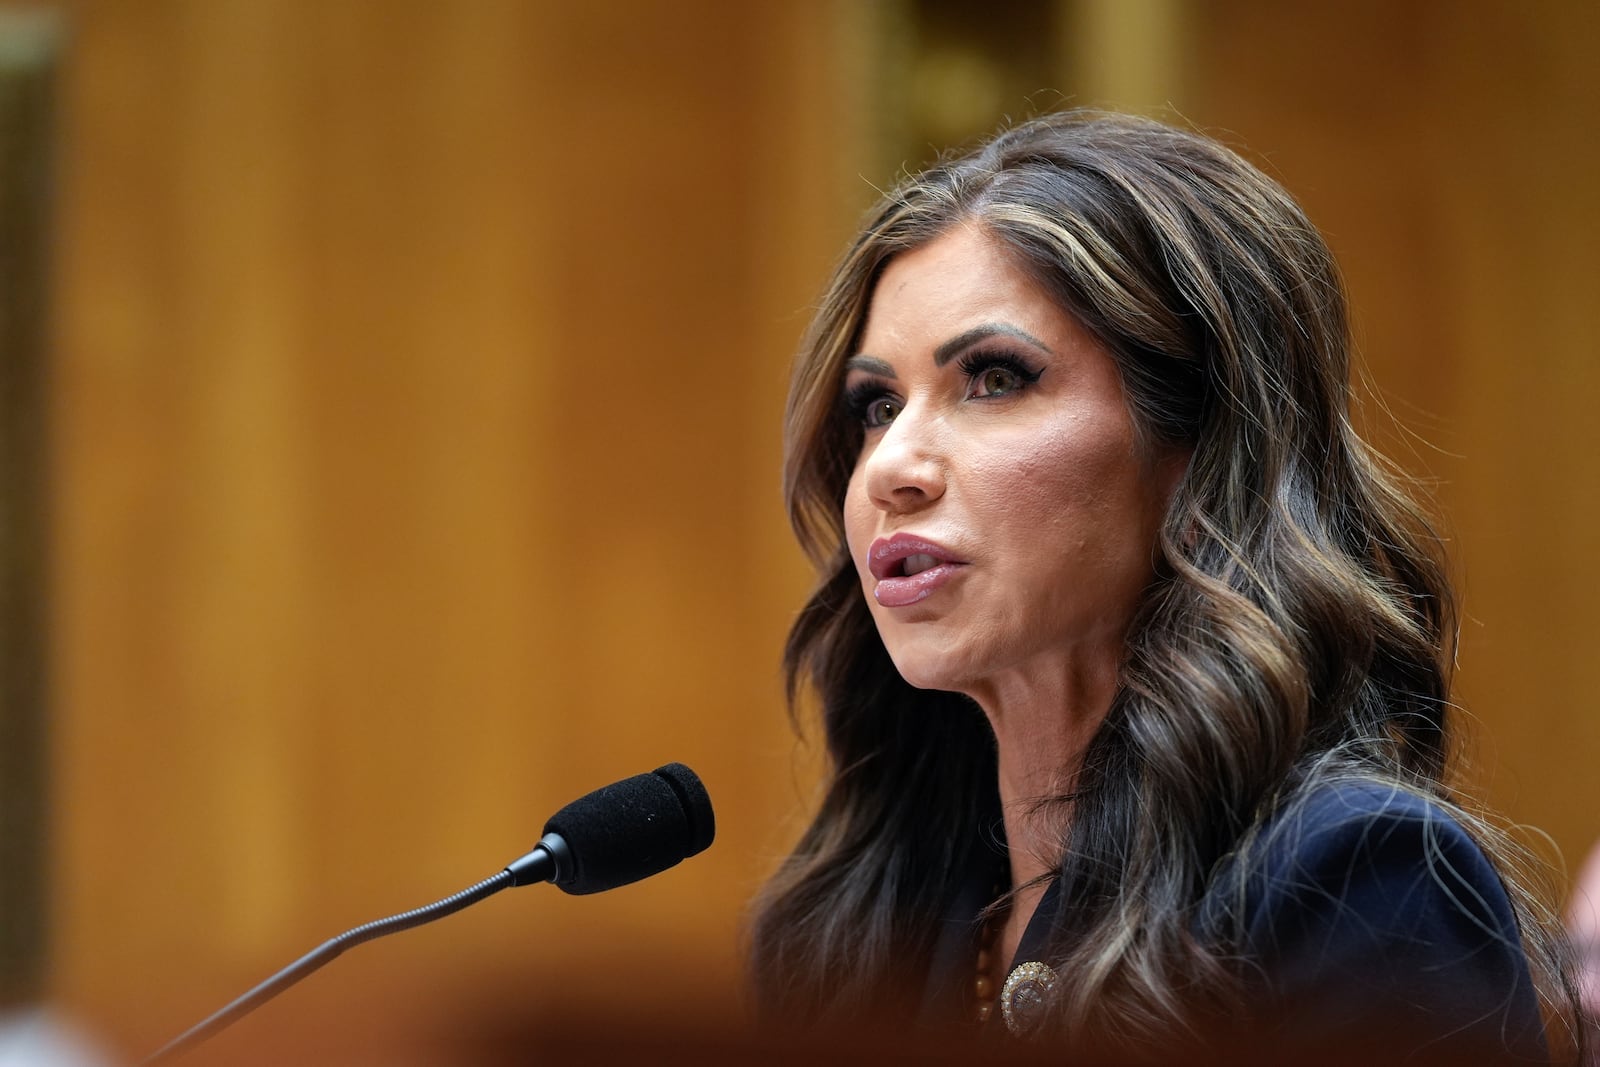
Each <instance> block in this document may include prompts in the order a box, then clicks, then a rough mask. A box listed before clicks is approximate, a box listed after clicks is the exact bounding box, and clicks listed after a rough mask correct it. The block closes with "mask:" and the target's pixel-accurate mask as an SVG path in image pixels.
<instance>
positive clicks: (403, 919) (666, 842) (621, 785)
mask: <svg viewBox="0 0 1600 1067" xmlns="http://www.w3.org/2000/svg"><path fill="white" fill-rule="evenodd" d="M715 835H716V818H715V817H714V816H713V814H712V812H711V797H710V796H709V795H707V793H706V787H705V786H704V785H702V784H701V782H700V778H699V776H698V775H696V774H695V773H694V772H693V771H691V770H690V769H689V768H687V767H685V766H684V765H683V764H681V763H669V764H667V765H666V766H665V767H657V768H656V769H655V770H653V771H651V772H650V773H649V774H636V775H634V776H633V777H632V778H624V779H623V780H622V781H620V782H613V783H611V784H610V785H608V786H602V787H601V788H599V789H596V790H595V791H594V792H592V793H589V794H587V795H586V796H582V797H579V798H578V799H577V800H574V801H573V802H572V803H570V804H568V805H567V806H566V807H564V808H562V809H561V810H560V811H558V812H556V813H555V814H554V815H552V816H551V817H550V820H549V821H548V822H546V823H545V824H544V836H543V837H542V838H540V840H539V844H538V845H536V846H535V847H534V849H533V851H531V852H529V853H528V854H527V855H525V856H522V857H521V858H519V859H516V860H513V861H512V862H511V863H509V864H507V865H506V867H505V869H504V870H502V871H501V872H500V873H499V874H497V875H495V876H494V877H492V878H486V879H484V880H483V881H481V882H479V883H478V884H477V885H474V886H469V887H468V888H466V889H463V890H462V891H461V892H459V893H457V894H455V895H454V896H449V897H445V898H444V899H443V900H440V901H437V902H435V903H433V904H429V905H428V906H426V907H423V908H415V909H413V910H411V911H407V912H402V913H400V914H399V915H391V916H389V917H388V918H387V919H378V920H376V921H374V922H369V923H365V924H363V925H361V926H357V927H355V928H354V929H352V930H346V931H345V932H344V933H342V934H340V935H339V936H338V937H335V938H332V939H330V940H328V941H324V942H323V943H322V944H321V945H319V946H318V947H317V948H315V949H313V950H312V951H310V952H308V953H306V954H305V955H304V956H302V957H300V958H299V959H298V960H296V961H294V962H293V963H291V964H290V965H289V966H287V967H285V968H284V969H283V970H281V971H279V972H278V973H277V974H275V975H273V976H272V977H271V978H268V979H267V980H266V981H265V982H262V983H261V984H260V985H258V986H256V987H255V988H254V989H252V990H250V991H249V992H247V993H245V994H244V995H243V996H241V997H239V998H238V999H236V1000H234V1001H233V1002H232V1003H230V1004H228V1005H227V1006H226V1007H224V1008H222V1009H221V1010H220V1011H217V1012H214V1013H213V1014H211V1015H210V1016H208V1017H207V1018H205V1019H204V1020H202V1021H201V1022H199V1023H197V1024H195V1025H194V1026H192V1027H190V1028H189V1029H188V1030H185V1031H184V1032H183V1033H181V1034H179V1035H178V1036H177V1037H175V1038H173V1039H172V1040H171V1041H169V1042H167V1043H166V1044H165V1045H163V1046H162V1047H161V1048H160V1049H158V1050H157V1051H156V1052H154V1053H153V1054H151V1056H150V1057H149V1058H148V1059H146V1060H145V1061H144V1063H145V1064H153V1063H159V1062H161V1061H163V1060H166V1059H168V1058H169V1057H171V1056H174V1055H176V1054H177V1053H179V1052H182V1051H184V1050H185V1049H188V1048H190V1047H192V1046H194V1045H197V1044H199V1043H200V1042H201V1041H204V1040H205V1039H206V1038H208V1037H210V1036H211V1035H213V1034H215V1033H217V1032H218V1031H219V1030H221V1029H223V1028H224V1027H226V1026H228V1025H230V1024H232V1023H234V1022H236V1021H238V1020H239V1019H241V1018H243V1017H244V1016H246V1015H248V1014H249V1013H250V1012H252V1011H254V1010H255V1009H256V1008H259V1007H260V1006H261V1005H263V1004H265V1003H266V1002H267V1001H269V1000H271V999H272V998H273V997H275V996H277V995H278V994H279V993H281V992H283V991H284V990H285V989H288V988H289V987H290V986H292V985H294V984H295V983H296V982H298V981H300V980H301V979H302V978H305V977H306V976H307V975H309V974H310V973H311V972H312V971H315V970H317V969H318V968H320V967H322V966H323V965H324V964H326V963H328V962H329V961H330V960H332V959H333V958H334V957H335V956H338V955H339V954H340V953H342V952H344V950H345V949H347V948H351V947H353V946H355V945H359V944H362V943H363V942H366V941H371V940H374V939H375V938H379V937H383V936H385V935H387V934H396V933H399V932H400V931H401V930H409V929H411V928H412V927H416V926H421V925H423V924H424V923H430V922H432V921H434V920H435V919H442V918H444V917H445V916H446V915H452V914H454V913H455V912H458V911H460V910H461V909H462V908H465V907H467V906H468V905H470V904H476V903H477V902H478V901H480V900H482V899H483V898H485V897H487V896H491V895H493V894H495V893H498V892H499V891H500V890H502V889H505V888H507V887H509V886H514V885H531V884H533V883H535V882H551V881H553V882H555V884H556V887H557V888H559V889H561V890H563V891H564V892H567V893H573V894H579V895H582V894H588V893H599V892H603V891H604V890H607V889H615V888H617V887H618V886H623V885H627V884H628V883H629V882H637V881H639V880H640V879H641V878H648V877H650V876H651V875H652V874H660V873H661V872H662V871H664V870H666V869H667V868H669V867H676V866H677V865H678V864H679V863H681V862H682V861H683V860H685V859H688V858H689V857H690V856H694V855H698V854H699V853H701V852H704V851H705V850H706V847H707V846H709V845H710V844H711V839H712V838H713V837H714V836H715Z"/></svg>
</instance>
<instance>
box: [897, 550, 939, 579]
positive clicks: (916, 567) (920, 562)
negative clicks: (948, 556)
mask: <svg viewBox="0 0 1600 1067" xmlns="http://www.w3.org/2000/svg"><path fill="white" fill-rule="evenodd" d="M938 562H939V561H938V560H936V559H934V558H933V557H932V556H930V555H928V554H927V553H926V552H919V553H917V554H916V555H915V556H907V557H906V564H905V572H906V577H907V578H909V577H911V576H912V575H913V574H917V573H919V572H921V571H925V570H927V569H928V568H929V567H933V566H936V565H937V564H938Z"/></svg>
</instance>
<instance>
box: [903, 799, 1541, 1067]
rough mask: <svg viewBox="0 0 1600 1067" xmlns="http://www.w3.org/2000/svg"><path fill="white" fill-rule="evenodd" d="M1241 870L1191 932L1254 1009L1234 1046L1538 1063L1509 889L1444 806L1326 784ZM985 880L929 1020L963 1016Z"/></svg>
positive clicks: (952, 927) (1276, 822) (1020, 953)
mask: <svg viewBox="0 0 1600 1067" xmlns="http://www.w3.org/2000/svg"><path fill="white" fill-rule="evenodd" d="M1248 857H1249V858H1248V859H1246V860H1242V861H1235V863H1234V864H1232V865H1231V866H1230V865H1225V866H1224V867H1223V869H1222V870H1221V871H1220V872H1219V874H1218V875H1217V876H1216V877H1215V878H1214V879H1213V882H1212V887H1211V889H1210V891H1209V892H1208V893H1207V895H1206V897H1205V898H1204V899H1203V900H1202V902H1201V906H1200V908H1199V912H1198V915H1197V916H1196V919H1195V929H1196V930H1197V931H1198V932H1201V934H1202V936H1208V935H1207V934H1206V933H1205V932H1206V931H1208V930H1210V931H1215V930H1221V929H1227V930H1231V931H1232V932H1233V936H1232V937H1231V938H1229V940H1231V941H1232V943H1233V949H1232V951H1231V954H1230V958H1232V960H1233V962H1234V963H1235V964H1236V966H1237V970H1238V973H1239V974H1240V976H1241V978H1242V980H1243V983H1244V987H1245V990H1246V993H1247V1001H1248V1003H1249V1005H1250V1017H1249V1018H1248V1019H1244V1020H1233V1021H1231V1022H1233V1023H1237V1024H1238V1025H1237V1034H1238V1036H1239V1037H1240V1038H1245V1037H1246V1036H1248V1039H1249V1041H1250V1043H1251V1044H1252V1045H1254V1046H1255V1047H1257V1048H1267V1049H1278V1050H1281V1051H1283V1052H1285V1053H1288V1052H1302V1051H1305V1052H1310V1053H1313V1054H1318V1055H1326V1054H1328V1053H1330V1052H1332V1051H1335V1050H1338V1051H1345V1052H1348V1051H1356V1050H1367V1049H1370V1050H1372V1051H1373V1052H1375V1053H1377V1054H1378V1055H1379V1057H1380V1058H1381V1059H1382V1060H1383V1061H1385V1062H1388V1061H1389V1060H1392V1059H1398V1058H1402V1057H1404V1056H1407V1055H1412V1054H1415V1055H1417V1056H1419V1057H1420V1058H1423V1059H1426V1060H1429V1061H1435V1060H1437V1061H1450V1060H1457V1061H1460V1062H1467V1063H1475V1062H1496V1063H1498V1062H1506V1061H1511V1062H1533V1063H1544V1062H1548V1058H1547V1053H1546V1046H1545V1041H1544V1030H1543V1024H1542V1022H1541V1018H1540V1012H1539V1006H1538V1000H1537V997H1536V996H1535V993H1534V990H1533V983H1532V981H1531V979H1530V977H1529V973H1528V964H1527V958H1526V956H1525V955H1524V953H1523V949H1522V944H1521V940H1520V937H1519V934H1518V926H1517V922H1516V918H1515V916H1514V915H1513V912H1512V910H1511V905H1510V902H1509V901H1508V899H1507V897H1506V891H1505V887H1504V885H1503V884H1502V883H1501V881H1500V877H1499V875H1498V874H1497V873H1496V872H1495V869H1494V867H1493V865H1492V864H1490V862H1489V860H1488V858H1487V857H1486V856H1485V855H1484V853H1483V851H1482V850H1481V849H1480V848H1479V847H1478V845H1477V844H1476V842H1474V841H1473V840H1472V838H1471V837H1470V836H1468V834H1467V833H1466V831H1465V830H1463V829H1462V827H1461V826H1460V824H1459V823H1457V822H1456V821H1455V820H1454V819H1453V818H1452V817H1451V816H1450V815H1449V814H1447V813H1446V812H1445V811H1444V810H1443V809H1442V808H1440V807H1439V806H1437V805H1435V804H1433V803H1431V802H1429V801H1428V800H1426V799H1424V798H1422V797H1420V796H1417V795H1416V794H1413V793H1409V792H1406V791H1404V790H1400V789H1395V788H1390V787H1387V786H1380V785H1376V784H1371V783H1361V782H1347V783H1339V784H1327V785H1322V786H1319V787H1316V788H1315V789H1314V791H1313V792H1312V793H1311V794H1310V795H1309V796H1307V797H1305V798H1303V799H1302V800H1301V801H1300V802H1299V803H1296V804H1293V805H1290V806H1289V807H1288V809H1287V811H1286V812H1285V813H1283V814H1280V815H1278V816H1276V817H1274V818H1272V819H1271V820H1270V821H1269V822H1268V823H1267V824H1266V825H1265V826H1264V827H1262V829H1261V833H1260V837H1259V838H1258V842H1257V845H1256V847H1254V848H1252V849H1251V850H1250V852H1249V854H1248ZM985 881H988V879H987V878H978V879H974V880H973V884H972V885H970V886H966V887H964V888H963V891H962V893H961V896H960V899H959V900H958V901H957V902H956V904H955V906H954V907H953V908H952V911H951V912H950V914H949V916H948V918H947V920H946V924H945V927H944V929H943V931H942V933H941V936H940V938H939V941H938V943H937V945H936V948H935V954H934V961H933V969H932V974H931V976H930V981H929V985H928V989H927V993H926V996H925V999H924V1004H923V1018H924V1020H925V1021H928V1022H935V1021H938V1020H947V1019H951V1018H961V1017H969V1011H963V1010H962V1002H963V1000H964V998H966V997H967V996H969V995H970V994H969V992H968V991H969V990H970V988H971V983H972V973H973V963H972V960H973V952H974V948H973V945H974V938H975V936H976V933H975V919H974V916H976V915H977V913H978V911H979V909H981V908H982V907H983V905H984V904H986V903H987V901H988V899H990V897H989V892H990V889H991V887H992V883H991V884H990V885H985V884H983V883H984V882H985ZM1060 907H1061V904H1060V900H1059V897H1058V895H1057V894H1056V891H1055V887H1054V886H1051V888H1050V889H1049V890H1048V891H1047V892H1046V894H1045V897H1044V899H1043V900H1042V901H1041V902H1040V905H1039V907H1038V910H1037V911H1036V912H1035V913H1034V916H1033V918H1032V920H1031V921H1030V922H1029V924H1028V928H1027V930H1026V932H1025V933H1024V935H1023V938H1022V942H1021V944H1020V945H1019V947H1018V950H1017V956H1016V958H1015V959H1014V960H1013V961H1012V963H1011V966H1012V967H1014V966H1016V965H1017V964H1020V963H1022V962H1025V961H1028V960H1035V959H1040V958H1042V953H1043V948H1044V945H1045V943H1046V941H1047V939H1048V935H1049V931H1050V927H1051V925H1052V923H1053V922H1054V921H1055V920H1056V917H1057V912H1058V911H1059V909H1060ZM1230 912H1231V913H1232V915H1233V919H1232V921H1231V922H1228V921H1226V917H1227V915H1228V914H1229V913H1230ZM1046 962H1048V961H1046ZM1008 971H1009V968H1008ZM1004 973H1005V972H1002V974H1001V978H1002V980H1003V977H1004ZM1061 977H1062V980H1064V981H1070V980H1071V976H1070V975H1062V976H1061ZM969 1010H970V1009H969Z"/></svg>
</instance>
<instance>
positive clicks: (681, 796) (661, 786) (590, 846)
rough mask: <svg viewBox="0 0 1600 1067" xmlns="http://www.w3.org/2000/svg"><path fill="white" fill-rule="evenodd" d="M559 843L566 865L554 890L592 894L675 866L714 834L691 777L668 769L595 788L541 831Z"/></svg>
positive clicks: (675, 767) (707, 806) (704, 798)
mask: <svg viewBox="0 0 1600 1067" xmlns="http://www.w3.org/2000/svg"><path fill="white" fill-rule="evenodd" d="M544 832H545V833H547V834H552V833H553V834H559V835H560V836H561V838H562V840H563V841H565V842H566V845H567V850H568V852H569V861H568V862H567V863H566V864H563V866H564V867H569V868H570V870H563V871H562V872H561V874H560V875H559V876H558V877H557V878H556V885H557V886H558V887H560V888H561V889H562V890H563V891H564V892H567V893H574V894H584V893H599V892H602V891H604V890H607V889H615V888H616V887H617V886H619V885H627V884H628V883H629V882H636V881H638V880H639V879H641V878H648V877H649V876H650V875H652V874H656V873H658V872H660V871H664V870H666V869H667V868H668V867H672V866H675V865H676V864H677V863H679V862H680V861H681V860H683V859H685V858H687V857H689V856H693V855H695V854H697V853H699V852H702V851H704V850H705V848H706V846H707V845H709V844H711V839H712V837H713V836H714V835H715V833H716V820H715V818H714V817H713V815H712V813H711V798H710V797H709V796H708V795H707V794H706V789H705V786H703V785H701V784H700V779H699V778H698V777H697V776H696V775H695V773H694V772H693V771H691V770H690V769H689V768H687V767H685V766H684V765H683V764H681V763H669V764H667V765H666V766H665V767H659V768H657V769H656V770H654V771H652V772H651V773H649V774H636V775H634V776H633V777H632V778H624V779H623V780H622V781H620V782H614V783H612V784H611V785H608V786H605V787H603V788H601V789H596V790H595V791H594V792H592V793H590V794H589V795H588V796H584V797H579V798H578V799H577V800H574V801H573V802H572V803H571V804H568V805H567V806H566V807H564V808H562V809H561V810H560V811H558V812H556V813H555V814H554V815H552V816H551V817H550V821H549V822H547V823H545V824H544Z"/></svg>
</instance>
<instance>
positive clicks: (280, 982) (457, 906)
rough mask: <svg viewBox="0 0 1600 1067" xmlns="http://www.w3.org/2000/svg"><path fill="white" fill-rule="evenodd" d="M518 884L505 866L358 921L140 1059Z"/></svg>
mask: <svg viewBox="0 0 1600 1067" xmlns="http://www.w3.org/2000/svg"><path fill="white" fill-rule="evenodd" d="M538 851H539V850H538V849H535V850H534V852H538ZM532 855H533V853H530V854H529V857H531V856H532ZM529 857H524V859H523V860H519V861H518V862H519V863H521V862H524V861H525V860H527V859H528V858H529ZM517 884H518V881H517V877H516V875H514V874H513V873H512V872H511V870H510V869H509V868H508V869H506V870H503V871H501V872H500V873H499V874H497V875H495V876H494V877H493V878H485V879H484V880H483V881H481V882H479V883H478V884H477V885H474V886H469V887H468V888H466V889H463V890H462V891H461V892H459V893H456V894H455V895H454V896H448V897H445V898H444V899H443V900H440V901H437V902H436V903H433V904H429V905H428V906H426V907H422V908H413V909H412V910H410V911H405V912H401V913H400V914H399V915H391V916H389V917H388V918H387V919H376V920H374V921H372V922H369V923H363V924H362V925H360V926H357V927H356V928H354V929H353V930H346V931H345V932H344V933H342V934H340V935H339V936H338V937H335V938H332V939H330V940H328V941H324V942H323V943H322V944H321V945H319V946H317V947H316V948H314V949H312V950H311V951H310V952H307V953H306V954H305V955H304V956H301V957H300V958H299V959H297V960H295V961H294V962H293V963H291V964H289V966H287V967H285V968H284V969H283V970H281V971H279V972H278V973H277V974H275V975H273V976H272V977H271V978H268V979H267V980H266V981H265V982H262V983H261V984H260V985H258V986H256V987H255V988H254V989H252V990H250V991H249V992H248V993H245V994H244V995H243V996H241V997H239V998H238V999H236V1000H234V1001H233V1002H232V1003H231V1004H229V1005H227V1006H226V1007H224V1008H222V1009H221V1010H220V1011H217V1012H215V1013H213V1014H212V1015H210V1016H209V1017H207V1018H206V1019H203V1020H202V1021H200V1022H198V1023H196V1024H195V1025H194V1026H192V1027H190V1028H189V1029H187V1030H185V1031H184V1032H183V1033H181V1034H179V1035H178V1036H177V1037H175V1038H173V1039H172V1040H171V1041H169V1042H167V1043H166V1044H165V1045H163V1046H162V1047H161V1048H160V1049H158V1050H157V1051H156V1052H155V1053H154V1054H153V1055H151V1056H150V1058H149V1059H147V1060H145V1061H144V1063H145V1064H146V1065H148V1064H154V1063H162V1062H164V1061H166V1060H168V1059H170V1058H171V1057H173V1056H176V1055H177V1054H179V1053H180V1052H183V1051H184V1050H186V1049H188V1048H190V1047H191V1046H193V1045H197V1044H199V1043H200V1042H201V1041H204V1040H205V1039H206V1038H208V1037H210V1036H211V1035H212V1034H214V1033H216V1032H217V1031H218V1030H221V1029H222V1028H223V1027H225V1026H227V1025H229V1024H230V1023H232V1022H235V1021H236V1020H238V1019H240V1018H242V1017H243V1016H245V1015H248V1014H249V1013H250V1012H252V1011H254V1010H255V1009H256V1008H259V1007H260V1006H261V1005H263V1004H265V1003H266V1002H267V1001H269V1000H271V999H272V998H273V997H275V996H277V995H278V994H279V993H282V992H283V991H284V990H285V989H288V988H289V987H290V986H292V985H294V984H295V983H296V982H298V981H300V979H302V978H304V977H306V976H307V975H308V974H310V973H311V972H312V971H315V970H317V969H318V968H319V967H321V966H322V965H323V964H325V963H327V962H329V961H330V960H332V959H333V958H335V957H336V956H338V955H339V954H340V953H341V952H343V951H344V950H345V949H347V948H351V947H353V946H355V945H359V944H361V943H362V942H364V941H371V940H373V939H374V938H379V937H383V936H385V935H387V934H397V933H399V932H400V931H402V930H409V929H411V928H412V927H414V926H421V925H422V924H423V923H429V922H432V921H433V920H435V919H442V918H444V917H445V916H446V915H450V914H453V913H455V912H458V911H460V910H461V909H462V908H465V907H466V906H468V905H469V904H476V903H477V902H478V901H480V900H482V899H483V898H484V897H487V896H491V895H493V894H495V893H498V892H500V890H502V889H506V888H508V887H510V886H513V885H517Z"/></svg>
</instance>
